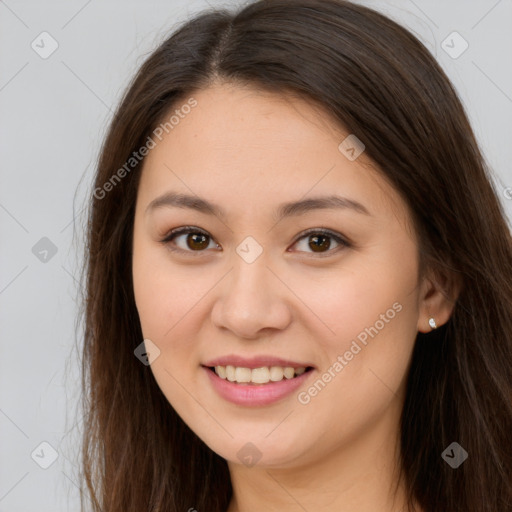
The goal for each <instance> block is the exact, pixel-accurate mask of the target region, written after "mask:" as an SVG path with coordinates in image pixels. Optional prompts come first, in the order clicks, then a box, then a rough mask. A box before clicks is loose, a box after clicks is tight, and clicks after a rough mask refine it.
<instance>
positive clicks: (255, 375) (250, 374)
mask: <svg viewBox="0 0 512 512" xmlns="http://www.w3.org/2000/svg"><path fill="white" fill-rule="evenodd" d="M207 368H208V369H209V370H210V371H212V372H214V373H215V374H216V375H217V376H218V377H220V378H221V379H224V380H227V381H229V382H232V383H234V384H245V385H262V384H269V383H272V382H281V381H284V380H292V379H294V378H296V377H300V376H301V375H303V374H304V373H307V372H310V371H311V370H312V369H313V367H311V366H306V367H304V366H302V367H299V368H293V367H291V366H262V367H260V368H245V367H241V366H231V365H228V366H209V367H207Z"/></svg>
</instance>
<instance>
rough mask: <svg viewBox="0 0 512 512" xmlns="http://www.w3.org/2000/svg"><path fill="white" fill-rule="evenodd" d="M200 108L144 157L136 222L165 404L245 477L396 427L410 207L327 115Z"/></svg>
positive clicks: (414, 271)
mask: <svg viewBox="0 0 512 512" xmlns="http://www.w3.org/2000/svg"><path fill="white" fill-rule="evenodd" d="M192 96H193V98H194V99H195V101H196V102H197V104H196V106H195V107H194V108H192V109H183V111H184V112H185V111H187V112H188V113H187V114H186V115H182V116H180V119H179V122H178V123H176V124H174V126H173V128H172V130H168V133H165V132H164V136H163V137H162V140H161V141H157V144H156V146H155V147H154V148H153V149H151V150H150V152H149V154H148V156H147V157H146V159H145V163H144V168H143V172H142V176H141V180H140V185H139V190H138V197H137V205H136V214H135V223H134V242H133V281H134V293H135V299H136V306H137V309H138V313H139V317H140V322H141V326H142V332H143V335H144V338H145V339H149V340H151V343H153V344H154V345H156V346H157V347H158V349H159V351H160V353H159V355H158V357H156V358H155V359H154V361H153V362H152V364H151V365H150V368H151V371H152V372H153V374H154V377H155V379H156V381H157V382H158V385H159V386H160V388H161V390H162V392H163V393H164V394H165V396H166V397H167V399H168V400H169V402H170V404H171V405H172V406H173V407H174V409H175V410H176V411H177V413H178V414H179V415H180V416H181V418H182V419H183V420H184V421H185V422H186V423H187V424H188V425H189V427H190V428H191V429H192V430H193V431H194V432H195V433H196V434H197V435H198V436H199V437H200V438H201V439H203V441H204V442H205V443H206V444H207V445H208V446H209V447H210V448H211V449H212V450H214V451H215V452H217V453H218V454H219V455H221V456H222V457H224V458H226V459H227V460H228V461H231V462H232V463H237V464H241V463H247V461H248V460H250V459H251V457H252V460H253V461H254V462H256V461H257V460H258V464H260V465H262V466H266V467H277V466H280V467H288V466H289V467H291V466H293V465H299V464H305V463H311V462H312V461H313V460H315V459H319V458H322V457H324V458H325V457H326V455H327V454H330V453H333V452H335V451H336V450H341V449H342V448H343V447H344V446H348V444H349V443H353V442H354V440H356V439H357V438H358V437H360V436H362V435H363V433H364V432H368V431H371V430H372V429H377V428H379V425H394V426H396V424H397V421H398V415H399V413H400V409H401V406H402V401H403V396H404V378H405V375H406V371H407V369H408V365H409V361H410V357H411V351H412V348H413V344H414V340H415V337H416V334H417V331H418V322H419V320H418V318H419V312H420V286H419V283H418V248H417V241H416V239H415V235H414V232H413V230H412V229H411V227H410V213H409V212H408V210H407V208H406V206H405V203H404V202H403V200H402V199H401V198H400V197H399V195H398V193H397V192H396V191H395V190H394V189H393V188H392V187H391V186H390V185H389V184H388V183H387V182H386V181H385V179H384V178H383V177H382V176H381V175H380V174H379V172H378V171H377V169H376V168H375V166H372V165H371V161H370V160H369V159H368V158H367V156H366V154H365V153H364V151H363V152H362V154H360V155H359V156H358V157H357V158H355V159H354V157H355V156H357V152H358V149H361V148H360V147H358V146H357V145H356V146H354V142H353V140H352V139H348V141H347V142H345V143H344V144H345V145H342V149H339V147H338V146H339V145H340V143H341V142H342V141H343V140H344V139H346V137H347V136H348V135H349V133H348V132H347V131H345V130H344V129H343V128H342V127H341V126H340V125H339V124H337V123H336V122H335V121H334V120H332V119H331V118H330V117H329V116H328V114H327V113H326V112H324V111H322V110H321V109H320V108H319V107H314V106H313V105H312V104H310V103H307V102H305V101H304V100H299V99H296V98H292V97H290V96H286V97H285V96H277V95H271V94H269V93H264V92H261V91H258V90H255V89H249V88H241V87H238V86H234V85H216V86H214V87H211V88H209V89H205V90H200V91H198V92H196V93H195V94H193V95H192ZM183 103H184V104H185V103H186V100H185V101H184V102H183ZM176 108H179V105H178V106H177V107H176ZM350 147H353V148H354V149H355V151H354V152H352V151H350V149H349V150H348V151H347V150H346V149H343V148H350ZM185 196H191V198H190V199H186V198H185ZM333 196H336V198H337V199H333V198H332V197H333ZM327 198H331V199H330V200H329V199H327ZM313 199H315V200H316V201H312V200H313ZM205 202H208V203H210V205H209V206H208V205H206V206H205V204H206V203H205ZM294 203H297V204H294ZM186 227H188V228H189V231H188V232H186V231H183V229H184V228H186ZM178 230H182V231H178ZM147 343H148V342H147ZM146 348H148V346H146ZM213 367H217V370H216V371H215V370H212V368H213ZM216 372H217V373H218V374H219V375H218V374H217V373H216ZM248 380H250V382H247V381H248Z"/></svg>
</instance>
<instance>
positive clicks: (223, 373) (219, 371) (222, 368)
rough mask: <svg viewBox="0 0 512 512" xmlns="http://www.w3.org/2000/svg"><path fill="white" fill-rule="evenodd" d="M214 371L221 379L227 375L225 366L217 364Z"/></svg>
mask: <svg viewBox="0 0 512 512" xmlns="http://www.w3.org/2000/svg"><path fill="white" fill-rule="evenodd" d="M215 371H216V372H217V375H218V376H219V377H220V378H221V379H225V378H226V377H227V375H226V367H225V366H217V367H216V368H215Z"/></svg>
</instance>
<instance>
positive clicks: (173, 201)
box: [145, 192, 371, 221]
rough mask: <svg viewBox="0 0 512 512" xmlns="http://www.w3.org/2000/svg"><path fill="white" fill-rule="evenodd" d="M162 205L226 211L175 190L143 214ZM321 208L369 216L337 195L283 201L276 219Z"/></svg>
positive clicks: (211, 212)
mask: <svg viewBox="0 0 512 512" xmlns="http://www.w3.org/2000/svg"><path fill="white" fill-rule="evenodd" d="M164 207H176V208H188V209H191V210H196V211H198V212H200V213H204V214H207V215H215V216H216V217H219V218H221V219H225V218H226V212H225V211H224V209H223V208H222V207H220V206H219V205H216V204H213V203H211V202H209V201H207V200H206V199H202V198H201V197H199V196H191V195H188V194H178V193H175V192H166V193H165V194H163V195H161V196H159V197H157V198H156V199H154V200H153V201H151V203H149V205H148V206H147V208H146V211H145V214H148V213H150V212H152V211H154V210H156V209H159V208H164ZM322 209H349V210H353V211H355V212H357V213H361V214H364V215H370V216H371V214H370V212H369V211H368V210H367V209H366V208H365V207H364V206H363V205H362V204H361V203H359V202H357V201H354V200H353V199H349V198H347V197H341V196H338V195H330V196H320V197H313V198H310V199H302V200H300V201H292V202H289V203H283V204H281V205H279V207H278V208H277V210H276V215H277V220H278V221H280V220H282V219H283V218H285V217H291V216H295V215H303V214H305V213H307V212H310V211H312V210H322Z"/></svg>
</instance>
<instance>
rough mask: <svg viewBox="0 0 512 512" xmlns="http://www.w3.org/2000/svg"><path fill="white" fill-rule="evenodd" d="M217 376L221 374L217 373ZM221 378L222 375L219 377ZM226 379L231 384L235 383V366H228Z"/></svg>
mask: <svg viewBox="0 0 512 512" xmlns="http://www.w3.org/2000/svg"><path fill="white" fill-rule="evenodd" d="M216 369H217V368H216ZM217 375H219V372H217ZM219 377H220V375H219ZM226 378H227V379H228V380H229V381H230V382H234V381H235V367H234V366H229V365H228V366H226Z"/></svg>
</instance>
